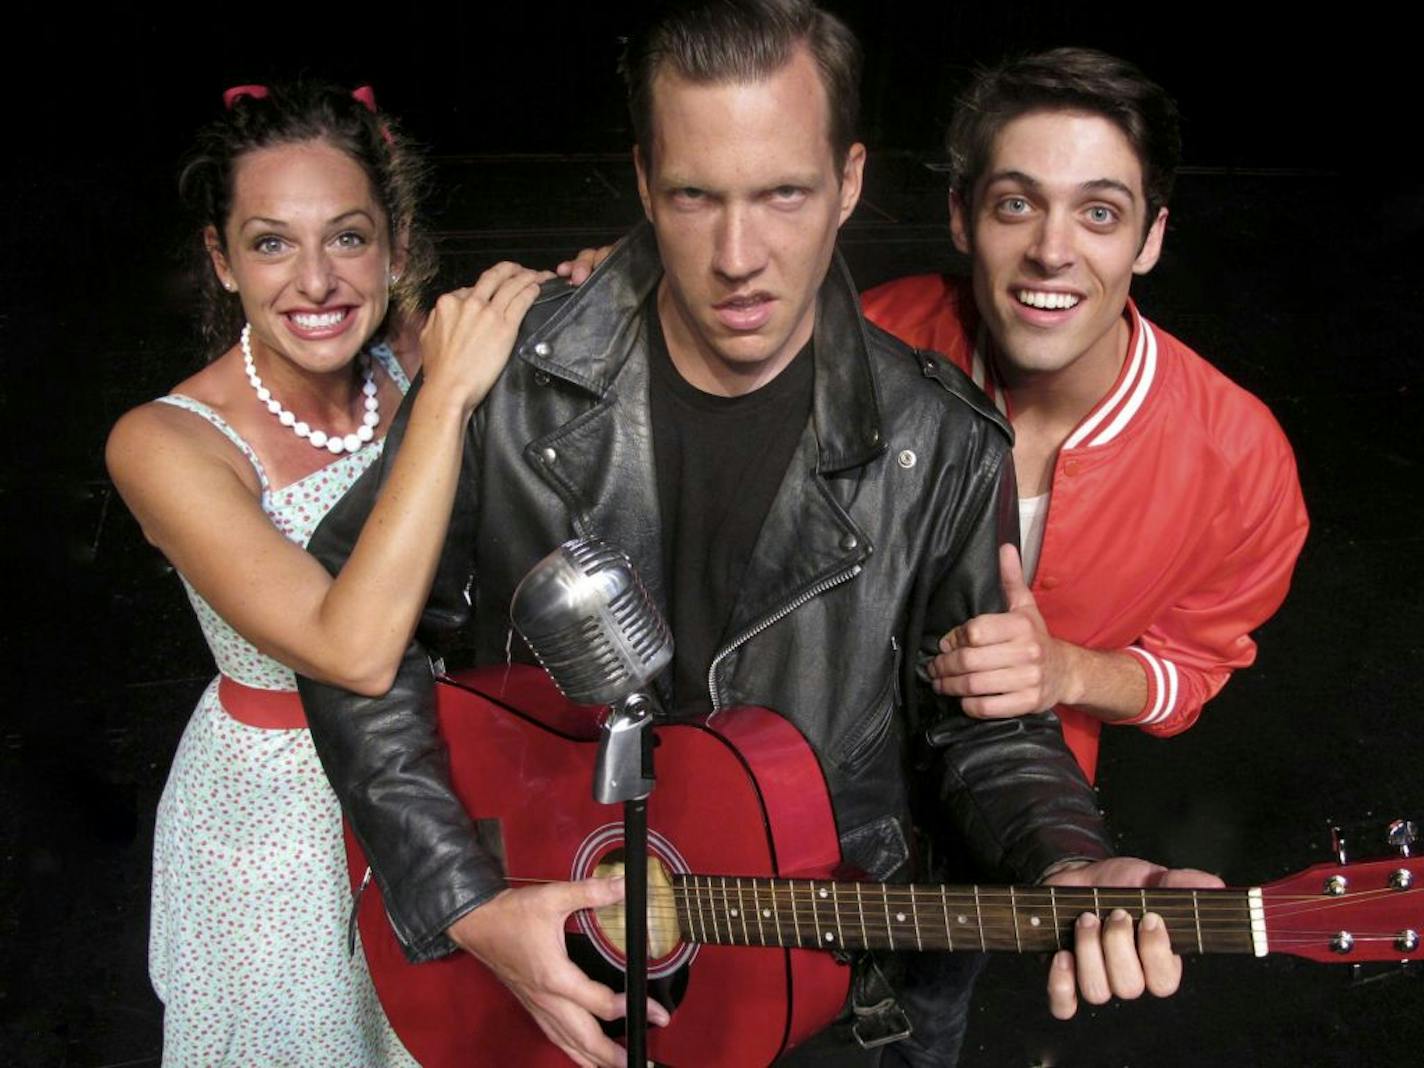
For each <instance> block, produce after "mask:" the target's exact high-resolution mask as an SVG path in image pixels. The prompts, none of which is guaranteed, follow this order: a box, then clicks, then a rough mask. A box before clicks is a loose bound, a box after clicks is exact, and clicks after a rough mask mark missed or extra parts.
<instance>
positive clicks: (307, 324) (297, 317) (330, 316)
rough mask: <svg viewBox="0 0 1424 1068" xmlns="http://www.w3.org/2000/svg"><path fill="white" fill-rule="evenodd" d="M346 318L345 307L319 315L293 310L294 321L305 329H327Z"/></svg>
mask: <svg viewBox="0 0 1424 1068" xmlns="http://www.w3.org/2000/svg"><path fill="white" fill-rule="evenodd" d="M345 318H346V310H345V309H344V308H340V309H337V310H336V311H329V312H322V313H320V314H319V315H312V314H310V313H305V312H293V313H292V322H294V323H296V324H297V325H298V326H299V327H301V328H302V329H303V330H325V329H326V328H327V327H330V326H335V325H336V324H337V323H339V322H341V320H343V319H345Z"/></svg>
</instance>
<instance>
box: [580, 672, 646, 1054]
mask: <svg viewBox="0 0 1424 1068" xmlns="http://www.w3.org/2000/svg"><path fill="white" fill-rule="evenodd" d="M654 707H655V706H654V704H653V701H652V699H651V698H649V697H647V696H645V695H644V694H636V693H635V694H632V695H631V696H629V697H626V698H624V699H623V700H621V701H617V702H615V703H614V704H612V705H610V706H609V709H608V716H607V718H606V719H605V720H604V721H603V727H602V729H601V731H600V733H599V741H598V762H597V764H596V766H595V769H594V782H593V797H594V800H595V801H598V802H600V803H602V804H605V805H612V804H617V803H618V802H620V801H621V802H623V885H624V890H625V893H624V898H623V918H624V919H623V929H624V957H625V961H626V969H627V970H626V973H625V974H626V976H627V982H626V985H625V991H626V994H627V999H628V1014H627V1036H628V1063H629V1065H636V1066H638V1068H642V1066H643V1065H646V1064H647V1063H648V795H649V794H651V793H652V792H653V785H654V776H653V711H654Z"/></svg>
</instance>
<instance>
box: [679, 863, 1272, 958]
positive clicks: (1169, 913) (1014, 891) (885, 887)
mask: <svg viewBox="0 0 1424 1068" xmlns="http://www.w3.org/2000/svg"><path fill="white" fill-rule="evenodd" d="M673 891H674V894H675V896H676V901H677V915H678V923H679V926H680V927H681V929H682V933H683V935H684V937H686V938H687V939H688V940H689V941H693V942H707V943H717V944H723V945H739V946H785V947H793V946H799V947H801V948H803V949H827V950H834V949H902V950H903V949H913V950H961V951H962V950H991V951H1005V952H1010V953H1014V952H1017V953H1037V952H1045V951H1049V950H1054V949H1061V948H1065V947H1071V946H1072V944H1073V924H1074V922H1075V921H1076V920H1077V918H1078V916H1080V915H1081V914H1082V913H1085V912H1093V913H1097V914H1098V915H1099V916H1100V917H1103V918H1106V917H1107V915H1108V914H1109V913H1110V912H1112V911H1113V910H1114V909H1123V910H1125V911H1126V912H1128V913H1129V914H1130V915H1132V916H1133V917H1134V918H1140V917H1141V916H1142V915H1143V914H1144V913H1147V912H1155V913H1157V914H1158V915H1160V916H1161V917H1162V918H1163V919H1164V920H1165V921H1166V922H1167V929H1168V933H1169V934H1170V935H1171V939H1172V948H1173V949H1175V950H1176V951H1177V952H1178V953H1252V952H1258V951H1259V947H1258V943H1257V941H1256V940H1255V939H1253V937H1252V914H1251V900H1250V894H1251V892H1250V891H1248V890H1240V889H1236V890H1181V889H1128V888H1118V889H1110V888H1093V887H1054V886H1034V887H1016V886H994V887H977V886H926V885H918V884H903V885H891V884H885V883H860V882H830V881H822V880H814V879H769V878H745V877H738V876H720V875H679V876H674V877H673ZM1258 934H1259V930H1258Z"/></svg>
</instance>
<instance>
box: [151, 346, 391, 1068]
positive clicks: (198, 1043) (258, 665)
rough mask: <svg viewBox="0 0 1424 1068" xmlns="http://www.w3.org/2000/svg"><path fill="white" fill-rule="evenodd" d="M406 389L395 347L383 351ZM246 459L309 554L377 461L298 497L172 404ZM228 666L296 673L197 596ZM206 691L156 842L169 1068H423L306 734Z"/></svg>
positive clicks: (281, 523) (263, 679) (156, 915)
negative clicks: (391, 993) (377, 958)
mask: <svg viewBox="0 0 1424 1068" xmlns="http://www.w3.org/2000/svg"><path fill="white" fill-rule="evenodd" d="M373 353H374V354H375V355H376V358H377V361H378V363H379V364H380V365H381V366H383V367H384V368H385V369H386V372H387V373H388V374H390V375H391V377H392V379H394V380H395V382H396V384H397V385H398V386H400V388H401V391H402V392H404V391H405V389H406V388H407V385H408V383H407V382H406V379H405V374H404V372H402V370H401V368H400V365H399V364H398V363H397V362H396V360H395V357H394V355H393V354H392V353H391V352H390V350H389V349H386V348H384V347H377V348H375V349H373ZM161 400H162V401H163V402H164V403H168V404H173V405H175V406H177V407H180V408H184V409H186V410H188V411H190V412H193V413H194V414H195V415H198V416H200V417H202V418H204V419H206V420H208V422H210V423H212V424H213V426H215V427H216V428H217V429H218V430H219V431H221V432H222V433H223V434H225V435H226V436H227V437H228V438H229V439H230V440H232V441H233V442H234V443H235V444H236V445H237V446H238V447H239V448H240V449H242V451H243V452H244V453H245V454H246V456H247V457H248V459H249V460H250V461H251V462H252V466H253V467H254V468H255V469H256V471H257V474H258V477H259V478H260V479H261V483H262V508H263V510H264V511H265V512H266V513H267V515H268V517H269V518H270V519H271V520H272V523H273V525H274V526H275V527H276V528H277V529H278V530H280V531H281V532H282V533H283V534H285V535H286V536H287V537H288V538H291V539H292V541H294V542H296V543H297V544H299V545H302V546H305V545H306V543H307V541H308V539H309V538H310V537H311V535H312V532H313V531H314V530H315V529H316V527H317V524H318V523H320V521H321V519H322V517H323V516H325V515H326V513H327V512H328V511H329V510H330V509H331V507H332V506H333V505H334V504H335V503H336V502H337V501H338V500H340V499H341V497H342V495H343V494H345V493H346V491H347V490H348V489H350V488H351V486H352V485H353V484H354V483H355V482H356V480H357V479H358V478H359V477H360V476H361V474H362V473H363V472H364V471H365V470H366V468H367V467H369V466H370V465H371V463H372V462H373V461H374V460H375V459H376V458H377V457H378V456H379V455H380V452H381V444H382V443H381V442H379V441H377V442H372V443H371V444H369V445H367V446H365V447H364V448H362V449H360V450H358V451H357V452H355V453H352V454H348V455H343V456H340V457H338V458H336V459H335V460H333V461H332V462H331V463H330V464H328V465H327V466H326V467H323V468H321V469H320V470H319V471H315V472H313V473H312V474H310V475H308V476H307V477H306V478H303V479H300V480H299V481H297V482H294V483H292V484H291V485H289V486H284V487H281V488H279V489H274V488H273V487H271V486H270V485H269V483H268V481H267V475H266V472H265V471H264V470H263V468H262V464H261V462H260V461H259V460H258V458H257V455H256V453H254V452H253V450H252V449H251V447H250V446H248V444H247V443H246V442H245V441H243V440H242V439H241V438H240V437H239V436H238V435H237V433H236V432H235V431H234V430H233V429H232V428H231V427H230V426H228V425H227V423H226V422H224V421H223V419H222V418H221V417H220V416H219V415H217V413H216V412H214V411H212V410H211V409H210V408H207V407H206V406H205V405H203V404H201V403H199V402H198V401H195V400H193V399H191V398H189V397H184V396H181V395H176V394H175V395H172V396H168V397H163V398H161ZM184 586H185V587H186V588H187V590H188V597H189V599H190V600H191V601H192V603H193V608H194V610H195V611H196V612H197V614H198V622H199V625H200V626H201V627H202V629H203V634H204V636H205V637H206V638H207V641H208V645H209V647H210V648H211V649H212V652H213V659H214V660H216V661H217V666H218V670H219V671H220V672H221V673H222V674H224V675H228V676H230V677H231V678H233V679H234V680H236V681H237V682H241V683H244V684H245V685H247V686H250V687H253V688H256V689H259V690H270V691H273V692H283V693H290V692H291V691H294V690H295V689H296V677H295V676H294V675H293V673H292V671H291V669H289V668H287V667H285V666H283V665H282V664H279V663H278V662H277V661H275V660H273V659H272V658H271V657H268V656H264V655H263V654H262V653H260V652H258V651H257V649H255V648H254V647H253V646H252V645H251V644H250V643H249V642H247V641H246V640H245V639H244V638H242V637H241V636H240V635H239V634H238V633H237V632H236V631H234V630H233V629H232V627H230V626H229V625H228V624H227V622H226V621H225V620H223V619H222V618H221V617H220V616H219V615H218V614H217V613H216V612H214V611H213V610H212V608H211V607H210V606H209V605H208V604H207V603H206V602H205V601H204V600H203V599H202V598H201V597H199V596H198V594H197V593H196V592H195V591H194V590H193V588H192V587H191V586H189V585H188V583H187V580H186V579H185V580H184ZM217 683H218V680H217V679H214V680H213V682H212V683H211V684H210V685H209V686H208V688H207V690H206V691H205V692H204V694H203V696H202V699H201V700H200V701H199V702H198V707H197V709H196V710H195V711H194V713H193V717H192V719H191V720H190V721H189V723H188V726H187V729H186V730H185V731H184V733H183V738H182V741H181V742H179V745H178V751H177V754H176V755H175V756H174V759H173V768H172V770H171V771H170V772H169V776H168V782H167V785H166V786H165V788H164V791H163V798H162V800H161V801H160V802H159V806H158V821H157V826H156V829H155V833H154V847H153V901H152V920H151V926H150V933H149V974H150V977H151V979H152V981H153V986H154V989H155V990H156V991H157V992H158V996H159V998H160V999H161V1000H162V1001H163V1004H164V1017H163V1064H164V1065H165V1066H169V1065H173V1066H178V1065H183V1066H187V1065H194V1066H204V1068H210V1066H215V1065H233V1066H237V1065H242V1066H244V1068H256V1066H263V1065H274V1066H275V1065H284V1066H285V1065H290V1066H294V1068H295V1066H301V1068H322V1066H330V1068H356V1066H373V1068H374V1066H381V1065H414V1064H415V1062H414V1060H412V1059H411V1057H410V1055H409V1054H408V1053H407V1052H406V1050H405V1048H404V1047H403V1046H402V1045H401V1043H400V1040H399V1039H398V1038H396V1036H395V1034H394V1032H392V1031H391V1028H390V1024H389V1023H388V1022H387V1021H386V1017H385V1013H384V1012H382V1010H381V1006H380V1003H379V1002H378V1001H377V999H376V994H375V990H374V989H373V987H372V985H371V978H370V975H369V973H368V972H367V970H366V961H365V958H364V956H363V955H362V953H361V949H360V946H359V943H358V945H357V948H356V952H355V954H349V953H348V952H347V946H346V923H347V919H348V916H349V913H350V909H351V893H350V888H349V884H348V881H347V875H346V859H345V848H344V844H343V841H342V831H341V810H340V807H339V805H338V804H337V801H336V796H335V794H333V793H332V790H331V787H330V785H329V784H328V783H327V780H326V776H325V774H324V773H323V772H322V768H321V764H320V762H319V761H318V759H317V755H316V751H315V750H314V749H313V747H312V741H311V734H310V732H309V731H307V730H306V729H305V728H303V729H298V730H263V729H260V728H256V727H250V726H247V725H246V724H243V723H239V722H238V721H237V720H235V719H233V718H232V717H231V716H229V715H228V714H227V712H226V711H224V709H223V707H222V704H221V702H220V701H219V699H218V685H217Z"/></svg>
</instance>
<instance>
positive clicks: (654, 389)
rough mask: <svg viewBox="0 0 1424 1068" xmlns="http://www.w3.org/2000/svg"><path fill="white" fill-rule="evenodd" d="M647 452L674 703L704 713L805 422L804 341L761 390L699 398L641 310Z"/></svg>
mask: <svg viewBox="0 0 1424 1068" xmlns="http://www.w3.org/2000/svg"><path fill="white" fill-rule="evenodd" d="M648 323H649V327H648V331H649V340H650V342H651V344H650V345H649V362H650V366H651V372H652V373H651V375H650V383H651V385H650V391H651V398H650V399H651V406H652V420H653V452H654V456H655V458H656V464H657V478H658V504H659V507H660V508H661V511H662V530H663V568H664V573H665V574H666V575H667V579H668V582H667V589H668V608H669V611H670V613H671V619H670V620H669V623H670V625H671V626H672V634H673V642H674V648H675V651H674V655H673V694H674V697H673V704H674V707H675V708H676V709H677V710H678V711H679V713H681V714H689V713H693V712H698V711H701V712H706V711H710V707H711V699H710V698H709V696H708V693H707V672H708V669H709V668H710V667H711V664H712V657H713V656H714V655H715V654H716V652H717V650H718V648H719V647H720V645H721V644H722V643H723V642H724V641H727V640H730V639H731V638H732V637H734V636H733V635H729V634H726V633H725V630H726V625H727V620H728V618H729V617H730V616H731V613H732V608H733V606H734V605H735V604H736V600H737V593H738V590H739V587H740V585H741V581H742V576H743V574H745V572H746V567H747V561H748V560H750V559H751V555H752V551H753V550H754V549H755V547H756V541H757V535H758V534H759V533H760V532H761V525H762V522H763V521H764V520H765V519H766V515H767V512H768V511H769V510H770V509H771V502H772V500H773V499H774V498H775V497H776V491H777V489H778V488H779V487H780V486H781V480H782V478H783V477H784V476H785V474H786V468H787V465H788V464H789V463H790V462H791V457H792V455H793V454H794V453H795V452H796V443H797V441H798V440H800V437H801V433H802V431H803V430H805V428H806V424H807V421H808V420H809V419H810V416H811V385H812V364H813V360H812V357H811V344H810V343H809V342H808V343H807V344H806V346H805V347H804V348H803V349H802V350H801V351H800V352H798V353H797V354H796V356H795V358H794V359H792V361H791V363H789V364H788V365H787V366H786V368H785V370H783V371H782V372H781V373H780V374H779V375H777V376H776V377H775V378H774V379H772V380H771V381H770V382H768V383H767V384H766V385H764V386H762V387H761V388H760V389H758V390H755V391H753V392H751V393H748V394H745V395H743V396H740V397H720V396H717V395H715V394H711V393H703V392H702V391H701V390H700V389H697V388H696V387H695V386H693V385H691V384H689V383H688V381H687V380H686V379H684V378H683V377H682V375H681V374H679V373H678V370H677V368H676V367H674V366H673V363H672V358H671V357H670V356H669V355H668V350H667V343H666V342H665V341H664V339H663V333H662V327H661V324H660V323H659V322H658V313H657V307H656V304H655V302H653V301H650V302H649V305H648Z"/></svg>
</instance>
